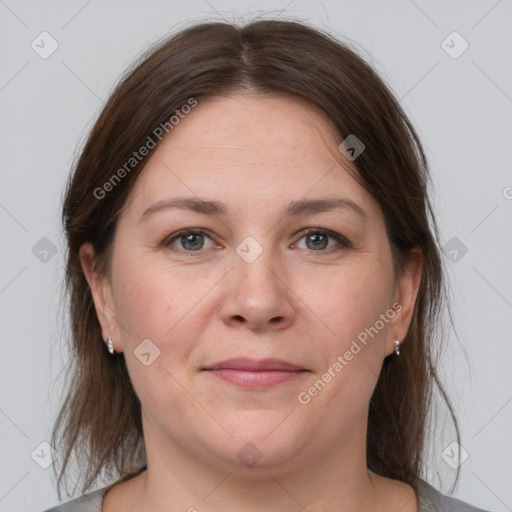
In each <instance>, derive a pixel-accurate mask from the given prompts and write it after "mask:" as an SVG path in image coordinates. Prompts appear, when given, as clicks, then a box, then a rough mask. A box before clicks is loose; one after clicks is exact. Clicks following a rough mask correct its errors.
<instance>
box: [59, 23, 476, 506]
mask: <svg viewBox="0 0 512 512" xmlns="http://www.w3.org/2000/svg"><path fill="white" fill-rule="evenodd" d="M427 183H428V167H427V162H426V159H425V156H424V153H423V150H422V147H421V144H420V142H419V140H418V137H417V135H416V133H415V131H414V129H413V127H412V126H411V124H410V122H409V121H408V119H407V118H406V116H405V114H404V113H403V111H402V110H401V108H400V106H399V105H398V103H397V101H396V100H395V99H394V98H393V96H392V95H391V93H390V92H389V90H388V89H387V88H386V86H385V85H384V84H383V82H382V81H381V80H380V78H379V77H378V76H377V75H376V74H375V72H374V71H373V70H371V69H370V67H369V66H368V65H367V64H366V63H365V62H364V61H363V60H362V59H361V58H360V57H358V56H357V54H356V53H355V52H354V51H353V50H351V49H350V48H349V47H348V46H346V45H344V44H341V43H339V42H338V41H335V40H334V39H332V38H331V37H330V36H328V35H325V34H322V33H320V32H318V31H316V30H314V29H312V28H310V27H307V26H305V25H303V24H299V23H296V22H284V21H257V22H253V23H251V24H249V25H247V26H245V27H242V28H240V27H235V26H231V25H229V24H223V23H209V24H200V25H196V26H193V27H191V28H189V29H187V30H184V31H182V32H180V33H179V34H177V35H175V36H174V37H172V38H170V39H169V40H167V41H165V42H164V43H163V44H161V45H160V46H159V47H158V48H156V49H154V50H152V52H151V53H150V54H148V55H146V56H145V57H144V58H143V59H142V61H141V62H140V63H139V64H138V66H137V67H136V68H135V69H133V70H132V71H131V72H130V73H129V74H128V75H127V76H126V77H125V78H124V80H123V81H122V83H121V84H120V85H119V86H118V87H117V89H116V90H115V92H114V93H113V95H112V97H111V98H110V100H109V101H108V103H107V105H106V106H105V108H104V110H103V112H102V113H101V115H100V116H99V119H98V121H97V122H96V124H95V126H94V128H93V129H92V132H91V134H90V136H89V138H88V141H87V143H86V145H85V147H84V149H83V151H82V153H81V155H80V158H79V160H78V162H77V164H76V168H75V170H74V173H73V175H72V177H71V179H70V182H69V184H68V190H67V195H66V198H65V203H64V209H63V220H64V224H65V230H66V234H67V238H68V243H69V246H68V247H69V254H68V262H67V285H68V287H69V291H70V309H71V318H72V330H73V348H74V351H75V352H74V367H73V369H72V372H73V378H74V380H73V382H72V384H71V387H70V389H69V392H68V395H67V398H66V400H65V402H64V404H63V407H62V410H61V412H60V414H59V417H58V419H57V422H56V425H55V429H54V433H53V445H54V446H56V447H60V450H59V449H58V448H57V449H58V451H60V452H61V453H64V464H63V468H62V470H61V473H60V475H59V497H60V485H61V481H62V479H63V477H64V476H65V475H66V468H67V466H68V463H69V462H70V458H71V456H72V455H74V456H75V457H76V459H77V460H78V461H79V462H81V467H82V471H83V473H82V477H83V481H82V482H81V483H82V484H83V485H82V488H81V493H84V495H83V496H81V497H80V498H77V499H75V500H72V501H70V502H68V503H66V504H65V505H62V506H61V507H56V508H53V509H51V511H53V512H57V511H59V512H60V511H73V510H81V511H82V510H87V511H93V510H94V511H103V512H120V511H123V512H130V511H137V512H146V511H164V510H166V511H169V510H188V511H194V510H198V511H220V510H244V511H246V510H247V511H260V510H265V511H269V510H276V511H277V510H279V511H281V512H282V511H285V512H286V511H292V510H309V511H317V510H350V511H351V512H358V511H362V510H364V511H366V512H368V511H398V510H400V511H402V512H416V511H426V510H468V511H470V510H478V509H475V508H473V507H471V506H470V505H467V504H464V503H462V502H460V501H457V500H454V499H452V498H448V497H445V496H443V495H442V494H440V493H439V492H438V491H437V490H435V489H434V488H433V487H431V486H429V485H428V484H427V483H426V482H425V481H424V480H422V478H421V475H422V474H423V472H424V470H425V466H426V464H427V463H428V461H427V460H426V459H425V455H424V452H425V443H426V430H427V422H428V419H429V414H430V412H431V402H432V390H433V386H434V384H436V383H437V375H436V372H435V368H434V361H433V355H432V348H431V346H432V340H433V337H434V333H435V327H436V325H438V322H439V320H438V314H439V312H440V311H441V304H442V298H443V296H444V295H443V290H444V288H443V271H442V262H441V259H440V252H439V247H438V242H437V231H436V225H435V220H434V219H433V218H432V212H431V207H430V203H429V199H428V196H427V191H426V188H427ZM104 343H105V344H104ZM106 347H108V350H107V348H106ZM441 391H442V388H441ZM448 408H449V410H450V412H451V407H450V406H449V404H448ZM455 427H456V422H455ZM456 431H457V437H458V430H457V428H456ZM102 471H104V472H105V475H106V476H107V478H112V475H115V477H119V478H118V480H117V481H115V482H114V483H113V484H111V485H109V486H108V487H104V488H102V489H99V490H96V491H92V492H86V491H88V490H89V489H90V487H91V485H92V484H93V483H94V481H95V480H96V479H97V477H98V475H99V474H100V472H102Z"/></svg>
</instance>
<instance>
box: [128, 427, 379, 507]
mask: <svg viewBox="0 0 512 512" xmlns="http://www.w3.org/2000/svg"><path fill="white" fill-rule="evenodd" d="M150 438H151V439H153V440H155V436H154V435H153V436H151V437H150ZM158 441H159V442H158V443H153V444H150V445H146V452H147V456H148V467H147V470H146V471H145V472H144V473H142V474H141V475H139V477H137V478H138V479H139V482H138V486H137V489H136V491H135V492H134V493H133V494H132V498H133V499H132V500H131V503H130V504H129V505H130V506H131V507H132V508H131V509H125V510H134V511H135V510H137V511H138V512H149V511H152V512H164V511H165V512H168V511H169V510H183V511H188V512H218V511H219V510H222V511H223V512H239V511H240V510H244V512H245V511H247V512H263V511H265V512H272V511H276V512H277V511H279V512H292V511H293V512H296V511H297V510H308V512H324V511H332V510H337V511H339V512H345V511H346V512H348V511H350V512H359V511H361V512H362V511H363V510H364V511H365V512H369V511H371V512H373V511H375V512H381V511H383V510H384V508H383V505H382V502H381V499H380V496H379V494H378V492H377V490H376V486H375V485H374V481H373V479H372V475H371V474H370V473H369V472H368V470H367V468H366V463H365V458H366V453H365V441H366V432H365V431H364V429H363V432H361V433H359V435H356V436H355V437H354V438H353V439H350V440H349V441H348V442H345V443H344V444H343V443H340V448H339V449H337V450H332V447H331V449H326V450H325V451H324V452H323V453H322V452H319V451H318V450H315V451H314V452H313V451H312V453H314V455H312V453H306V451H305V452H304V453H302V454H301V455H298V456H296V457H294V458H293V460H291V461H287V462H285V463H279V464H273V465H269V464H267V465H263V464H259V463H258V464H256V465H255V466H253V467H250V468H248V467H244V466H243V465H242V464H240V463H235V462H226V461H223V460H220V459H219V458H218V457H213V456H212V457H211V459H210V460H209V459H208V457H207V456H206V457H205V455H204V453H197V455H196V457H194V456H193V455H191V450H190V447H186V448H181V447H180V446H179V445H178V444H172V445H171V446H170V447H169V450H168V451H166V452H165V454H164V453H162V450H161V449H157V447H161V446H162V444H161V442H162V439H160V440H158ZM167 442H168V439H167ZM374 476H376V475H374Z"/></svg>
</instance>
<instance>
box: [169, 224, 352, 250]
mask: <svg viewBox="0 0 512 512" xmlns="http://www.w3.org/2000/svg"><path fill="white" fill-rule="evenodd" d="M312 234H322V235H327V236H328V237H330V238H332V239H334V240H336V242H338V244H339V246H338V247H330V248H329V249H323V250H318V251H315V250H312V249H306V250H307V251H309V252H311V253H324V254H325V253H327V254H330V253H332V252H337V251H340V250H343V249H351V248H352V247H353V246H352V244H351V243H350V241H349V240H348V239H346V238H345V237H344V236H343V235H340V234H339V233H336V232H335V231H330V230H328V229H319V228H308V229H305V230H304V231H302V233H301V236H300V238H299V241H300V240H302V239H303V238H304V237H306V236H308V235H312ZM187 235H204V236H206V237H208V238H210V239H211V238H212V237H211V236H210V234H209V233H208V232H207V231H206V230H204V229H201V228H197V229H184V230H182V231H178V232H177V233H173V234H172V235H171V236H170V237H167V238H166V239H165V240H164V242H163V244H162V245H164V246H165V247H168V246H169V245H171V244H172V242H174V241H175V240H178V239H180V238H182V237H185V236H187ZM171 250H175V251H177V252H181V253H184V254H187V255H190V256H199V255H201V254H202V253H203V252H204V250H203V249H199V250H197V251H187V250H186V249H171ZM196 253H197V254H196Z"/></svg>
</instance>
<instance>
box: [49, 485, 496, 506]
mask: <svg viewBox="0 0 512 512" xmlns="http://www.w3.org/2000/svg"><path fill="white" fill-rule="evenodd" d="M110 487H111V485H108V486H107V487H102V488H101V489H97V490H96V491H91V492H89V493H87V494H84V495H83V496H80V497H79V498H76V499H74V500H71V501H68V502H67V503H64V504H62V505H58V506H56V507H53V508H50V509H47V510H45V511H44V512H102V511H101V508H102V503H103V496H105V494H107V491H108V490H109V489H110ZM417 496H418V512H488V511H485V510H483V509H481V508H476V507H472V506H471V505H468V504H467V503H464V502H462V501H459V500H457V499H455V498H451V497H449V496H445V495H443V494H441V493H440V492H439V491H437V490H436V489H434V487H432V486H431V485H429V484H428V483H426V482H424V481H423V480H420V481H419V482H418V493H417Z"/></svg>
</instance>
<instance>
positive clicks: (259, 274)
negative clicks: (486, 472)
mask: <svg viewBox="0 0 512 512" xmlns="http://www.w3.org/2000/svg"><path fill="white" fill-rule="evenodd" d="M287 281H289V279H287V274H286V272H285V269H284V267H283V266H282V265H280V264H279V261H278V258H277V257H276V256H275V255H273V254H271V251H270V250H268V251H267V250H264V251H263V252H262V254H261V255H260V256H259V257H258V258H257V259H256V260H255V261H253V262H251V263H248V262H247V261H245V260H244V259H243V258H242V257H240V256H239V255H238V254H235V255H234V264H233V268H232V270H231V272H229V274H228V276H226V282H225V286H226V288H225V294H224V297H223V303H222V309H221V316H222V320H223V321H224V322H225V323H226V324H228V325H230V326H231V327H245V328H248V329H250V330H252V331H258V332H271V331H275V330H281V329H285V328H286V327H288V326H290V325H291V324H292V323H293V321H294V317H295V307H294V299H295V295H294V294H293V291H292V289H291V283H289V282H287Z"/></svg>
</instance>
